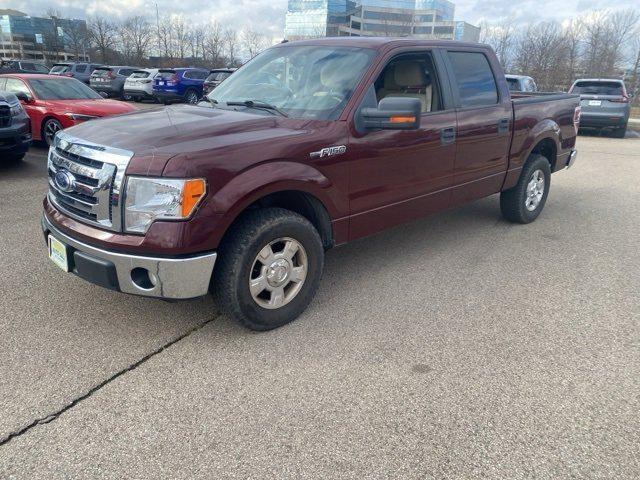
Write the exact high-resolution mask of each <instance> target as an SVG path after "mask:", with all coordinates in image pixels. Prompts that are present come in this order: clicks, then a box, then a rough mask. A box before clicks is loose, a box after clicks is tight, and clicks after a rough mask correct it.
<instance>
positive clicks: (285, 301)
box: [212, 208, 324, 330]
mask: <svg viewBox="0 0 640 480" xmlns="http://www.w3.org/2000/svg"><path fill="white" fill-rule="evenodd" d="M218 252H219V255H218V262H217V264H216V268H215V271H214V275H213V282H212V292H213V294H214V297H215V299H216V303H217V304H218V306H219V308H221V309H222V310H225V311H226V312H227V313H229V314H231V315H232V316H233V317H235V318H236V319H237V320H238V321H239V322H240V323H241V324H242V325H244V326H245V327H247V328H250V329H252V330H271V329H274V328H277V327H280V326H282V325H285V324H287V323H289V322H291V321H293V320H295V319H296V318H297V317H298V316H299V315H300V314H301V313H302V312H303V311H304V310H305V309H306V308H307V306H308V305H309V303H310V302H311V300H312V299H313V297H314V296H315V294H316V291H317V290H318V285H319V284H320V278H321V276H322V269H323V266H324V249H323V247H322V241H321V240H320V235H319V234H318V232H317V230H316V229H315V228H314V226H313V225H312V224H311V223H310V222H309V221H308V220H307V219H306V218H304V217H302V216H301V215H298V214H296V213H294V212H291V211H289V210H284V209H281V208H266V209H260V210H255V211H251V212H248V213H246V214H245V215H244V217H243V218H242V219H241V220H239V223H238V224H236V225H235V226H234V227H233V229H232V230H231V231H230V232H229V234H228V235H227V237H226V238H225V240H224V242H223V244H222V245H221V246H220V249H219V250H218Z"/></svg>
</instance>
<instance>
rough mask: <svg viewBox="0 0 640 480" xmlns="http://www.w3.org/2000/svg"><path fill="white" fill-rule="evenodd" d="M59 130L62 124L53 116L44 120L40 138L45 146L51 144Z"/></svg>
mask: <svg viewBox="0 0 640 480" xmlns="http://www.w3.org/2000/svg"><path fill="white" fill-rule="evenodd" d="M60 130H62V124H61V123H60V122H59V121H58V120H56V119H55V118H50V119H48V120H47V121H46V122H44V124H43V125H42V139H43V140H44V141H45V143H46V144H47V146H49V147H50V146H51V145H53V139H54V138H55V136H56V133H58V132H59V131H60Z"/></svg>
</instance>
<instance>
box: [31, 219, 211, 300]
mask: <svg viewBox="0 0 640 480" xmlns="http://www.w3.org/2000/svg"><path fill="white" fill-rule="evenodd" d="M42 229H43V232H44V233H45V235H49V234H51V235H53V236H54V237H55V238H56V239H58V240H59V241H61V242H63V243H64V244H65V245H66V246H67V250H68V258H69V259H70V262H72V264H71V265H70V267H71V268H70V270H71V272H72V273H74V274H76V275H78V276H80V277H82V278H84V279H85V280H87V281H90V282H92V283H96V284H98V285H101V286H104V287H106V288H111V289H113V290H118V291H121V292H124V293H130V294H133V295H142V296H146V297H157V298H166V299H187V298H195V297H201V296H203V295H206V294H207V292H208V291H209V283H210V281H211V275H212V274H213V266H214V264H215V261H216V257H217V254H216V253H215V252H214V253H208V254H204V255H198V256H192V257H185V258H161V257H147V256H140V255H131V254H125V253H119V252H111V251H108V250H103V249H100V248H96V247H92V246H91V245H87V244H86V243H83V242H79V241H78V240H75V239H73V238H71V237H70V236H68V235H65V234H64V233H62V232H60V231H59V230H58V229H56V228H55V227H54V226H53V225H52V224H51V222H49V220H48V219H47V218H46V216H43V217H42ZM94 270H97V274H96V275H94V273H95V272H94ZM114 270H115V277H116V278H115V279H113V281H110V280H109V278H110V275H109V272H112V271H114ZM96 279H100V280H98V281H96ZM116 279H117V280H116ZM105 283H107V284H105Z"/></svg>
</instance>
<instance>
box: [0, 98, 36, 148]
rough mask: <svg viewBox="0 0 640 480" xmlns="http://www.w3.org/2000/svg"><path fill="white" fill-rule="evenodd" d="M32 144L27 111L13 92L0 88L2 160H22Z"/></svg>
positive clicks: (0, 144) (0, 145) (0, 146)
mask: <svg viewBox="0 0 640 480" xmlns="http://www.w3.org/2000/svg"><path fill="white" fill-rule="evenodd" d="M30 145H31V126H30V124H29V117H28V116H27V113H26V112H25V111H24V109H23V108H22V105H21V104H20V101H19V100H18V98H17V97H16V96H15V95H14V94H13V93H9V92H4V91H1V89H0V160H2V161H4V160H14V161H15V160H22V159H23V158H24V156H25V155H26V154H27V151H28V150H29V146H30Z"/></svg>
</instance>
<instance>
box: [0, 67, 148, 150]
mask: <svg viewBox="0 0 640 480" xmlns="http://www.w3.org/2000/svg"><path fill="white" fill-rule="evenodd" d="M0 90H4V91H8V92H11V93H13V94H14V95H16V96H17V97H18V98H19V99H20V101H21V102H22V105H23V107H24V109H25V110H26V112H27V114H28V115H29V118H30V119H31V132H32V134H33V139H34V140H43V141H45V142H46V143H47V144H48V145H51V142H52V141H53V137H54V136H55V134H56V133H57V132H58V131H59V130H62V129H64V128H69V127H72V126H74V125H77V124H79V123H82V122H86V121H87V120H93V119H95V118H99V117H107V116H110V115H119V114H122V113H129V112H134V111H136V110H137V109H136V108H135V107H134V106H132V105H129V104H127V103H124V102H120V101H117V100H106V99H104V98H102V97H101V96H100V95H99V94H97V93H96V92H95V91H94V90H92V89H91V88H89V87H88V86H86V85H85V84H84V83H82V82H80V81H79V80H76V79H75V78H67V77H57V76H52V75H38V74H6V75H0Z"/></svg>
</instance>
